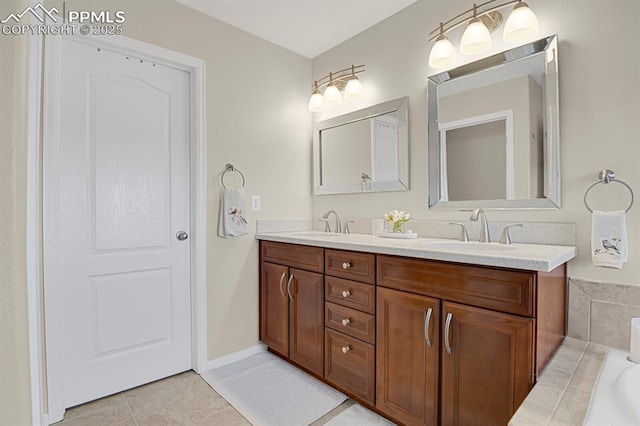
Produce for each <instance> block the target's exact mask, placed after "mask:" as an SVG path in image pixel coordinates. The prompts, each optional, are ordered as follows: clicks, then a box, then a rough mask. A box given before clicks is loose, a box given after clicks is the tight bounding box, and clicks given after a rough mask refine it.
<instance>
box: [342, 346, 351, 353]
mask: <svg viewBox="0 0 640 426" xmlns="http://www.w3.org/2000/svg"><path fill="white" fill-rule="evenodd" d="M350 350H351V346H349V345H347V346H343V347H342V353H343V354H346V353H347V352H349V351H350Z"/></svg>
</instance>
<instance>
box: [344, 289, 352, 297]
mask: <svg viewBox="0 0 640 426" xmlns="http://www.w3.org/2000/svg"><path fill="white" fill-rule="evenodd" d="M349 296H351V292H350V291H349V290H345V291H343V292H342V297H344V298H347V297H349Z"/></svg>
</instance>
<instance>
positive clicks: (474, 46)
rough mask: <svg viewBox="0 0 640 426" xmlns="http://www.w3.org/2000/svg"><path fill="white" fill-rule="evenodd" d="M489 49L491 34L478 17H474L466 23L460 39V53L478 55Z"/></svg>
mask: <svg viewBox="0 0 640 426" xmlns="http://www.w3.org/2000/svg"><path fill="white" fill-rule="evenodd" d="M489 49H491V34H490V33H489V30H488V29H487V27H485V25H484V24H483V23H482V21H480V19H478V18H474V19H472V20H471V22H469V25H467V29H466V30H464V33H463V34H462V40H460V53H462V54H463V55H478V54H480V53H484V52H486V51H487V50H489Z"/></svg>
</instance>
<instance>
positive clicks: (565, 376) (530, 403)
mask: <svg viewBox="0 0 640 426" xmlns="http://www.w3.org/2000/svg"><path fill="white" fill-rule="evenodd" d="M609 349H610V348H609V347H608V346H604V345H599V344H596V343H589V342H586V341H584V340H579V339H573V338H570V337H567V338H566V339H565V341H564V343H563V344H562V346H560V349H559V350H558V352H557V353H556V355H555V356H554V357H553V359H552V360H551V362H550V363H549V366H548V367H547V368H546V370H545V371H544V373H543V374H542V376H540V378H539V379H538V382H537V383H536V385H535V386H534V387H533V389H532V390H531V392H530V393H529V395H528V396H527V399H525V400H524V402H523V403H522V405H520V408H518V411H516V413H515V414H514V416H513V417H512V418H511V421H510V422H509V425H510V426H540V425H553V426H560V425H565V426H571V425H576V426H578V425H582V422H583V421H584V417H585V415H586V414H587V408H588V407H589V401H590V399H591V393H592V391H593V387H594V385H595V382H596V379H597V377H598V372H599V371H600V366H601V365H602V361H603V359H604V356H605V354H606V353H607V351H608V350H609Z"/></svg>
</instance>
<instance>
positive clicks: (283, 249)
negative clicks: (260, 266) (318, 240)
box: [260, 241, 324, 272]
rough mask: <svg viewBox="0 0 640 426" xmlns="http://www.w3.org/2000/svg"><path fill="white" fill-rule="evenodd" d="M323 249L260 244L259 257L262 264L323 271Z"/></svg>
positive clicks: (283, 244) (266, 242)
mask: <svg viewBox="0 0 640 426" xmlns="http://www.w3.org/2000/svg"><path fill="white" fill-rule="evenodd" d="M323 252H324V249H323V248H321V247H310V246H300V245H297V244H288V243H276V242H272V241H261V242H260V256H261V258H262V261H264V262H272V263H278V264H280V265H286V266H292V267H294V268H300V269H304V270H307V271H313V272H323V271H324V256H323Z"/></svg>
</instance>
